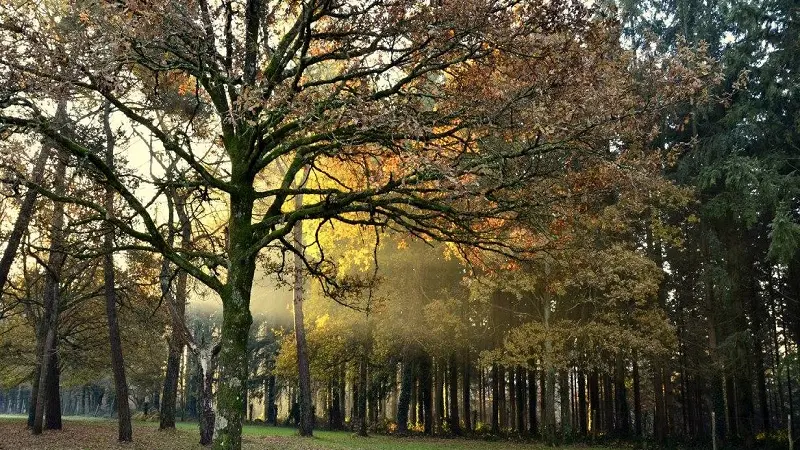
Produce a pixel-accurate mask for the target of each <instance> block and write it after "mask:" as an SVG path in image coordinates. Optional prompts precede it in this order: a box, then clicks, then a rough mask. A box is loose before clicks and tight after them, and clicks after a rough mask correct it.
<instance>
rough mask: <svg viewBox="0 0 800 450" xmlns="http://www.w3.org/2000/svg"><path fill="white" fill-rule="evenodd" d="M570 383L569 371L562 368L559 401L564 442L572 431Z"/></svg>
mask: <svg viewBox="0 0 800 450" xmlns="http://www.w3.org/2000/svg"><path fill="white" fill-rule="evenodd" d="M569 390H570V383H569V373H568V372H567V371H566V370H564V369H561V370H559V371H558V392H559V394H560V397H561V398H560V399H559V403H560V404H561V405H560V406H561V440H562V442H564V441H565V440H566V437H567V436H568V435H570V434H571V433H572V426H571V424H570V400H569V398H570V395H569Z"/></svg>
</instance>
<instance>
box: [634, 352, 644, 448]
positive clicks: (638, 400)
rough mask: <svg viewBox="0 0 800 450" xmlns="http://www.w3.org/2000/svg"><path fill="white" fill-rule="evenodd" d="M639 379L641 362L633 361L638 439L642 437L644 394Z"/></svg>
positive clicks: (635, 428) (635, 423)
mask: <svg viewBox="0 0 800 450" xmlns="http://www.w3.org/2000/svg"><path fill="white" fill-rule="evenodd" d="M640 383H641V382H640V379H639V361H638V360H637V358H636V357H634V359H633V420H634V430H635V433H636V437H642V393H641V386H640Z"/></svg>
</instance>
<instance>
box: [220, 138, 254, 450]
mask: <svg viewBox="0 0 800 450" xmlns="http://www.w3.org/2000/svg"><path fill="white" fill-rule="evenodd" d="M231 145H233V144H231ZM230 151H231V152H234V153H236V152H239V151H241V150H239V149H231V150H230ZM231 184H232V185H234V186H236V187H237V194H236V195H231V196H230V218H229V220H228V255H229V258H230V261H229V267H228V279H227V282H226V284H225V286H224V288H223V292H222V305H223V308H222V330H221V336H220V352H219V360H218V362H219V377H220V378H219V379H220V381H219V384H218V386H219V388H218V390H217V414H216V416H215V422H214V435H215V437H214V448H215V449H219V450H222V449H225V450H229V449H233V450H239V449H240V448H241V447H242V424H243V422H244V404H245V397H244V396H245V394H246V387H247V378H248V363H247V342H248V339H249V334H250V326H251V325H252V323H253V317H252V315H251V313H250V296H251V291H252V287H253V277H254V274H255V268H256V255H255V254H254V253H253V252H252V250H251V249H250V244H251V242H252V236H253V231H252V229H253V226H252V217H253V204H254V202H255V193H254V190H253V179H252V175H251V174H249V172H248V169H247V167H246V164H245V162H243V161H241V160H239V158H233V161H232V164H231Z"/></svg>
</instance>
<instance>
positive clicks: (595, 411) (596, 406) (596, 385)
mask: <svg viewBox="0 0 800 450" xmlns="http://www.w3.org/2000/svg"><path fill="white" fill-rule="evenodd" d="M589 407H590V410H591V420H592V436H597V432H598V431H600V427H599V426H598V425H599V424H598V420H600V380H599V377H598V375H597V370H596V369H594V370H592V372H591V373H590V374H589Z"/></svg>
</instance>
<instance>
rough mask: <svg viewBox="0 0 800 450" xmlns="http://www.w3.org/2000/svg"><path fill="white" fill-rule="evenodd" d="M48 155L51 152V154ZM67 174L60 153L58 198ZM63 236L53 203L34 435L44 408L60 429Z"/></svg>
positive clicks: (61, 113) (61, 111) (60, 114)
mask: <svg viewBox="0 0 800 450" xmlns="http://www.w3.org/2000/svg"><path fill="white" fill-rule="evenodd" d="M65 116H66V104H65V103H64V102H60V103H59V104H58V110H57V111H56V117H57V119H56V120H57V121H59V122H62V123H65V122H66V117H65ZM44 151H45V150H44V149H43V152H44ZM45 153H49V151H46V152H45ZM66 174H67V157H66V155H61V154H59V157H58V162H57V164H56V169H55V174H54V177H53V178H54V179H53V192H54V193H55V194H56V195H64V192H65V190H66V179H65V178H66ZM64 237H65V236H64V204H63V203H61V202H54V204H53V215H52V217H51V222H50V250H49V255H48V260H47V267H45V285H44V302H43V303H44V309H43V311H42V321H41V324H40V327H41V328H40V330H39V332H40V334H39V336H41V337H44V340H43V341H42V344H43V345H42V347H41V351H42V353H41V355H39V358H40V361H41V363H40V366H39V371H38V377H39V382H38V385H37V386H35V390H36V397H34V398H33V400H35V405H32V408H33V410H34V418H33V434H40V433H41V432H42V427H43V421H44V415H45V409H47V416H48V420H47V422H48V425H50V426H52V427H53V428H52V429H60V428H61V401H60V398H59V397H60V395H59V387H58V384H59V369H58V363H59V360H58V322H59V321H58V319H59V315H60V308H61V276H62V270H63V267H64V262H65V261H66V253H65V248H64ZM53 397H54V398H53ZM46 406H47V408H46ZM48 428H49V427H48Z"/></svg>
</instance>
